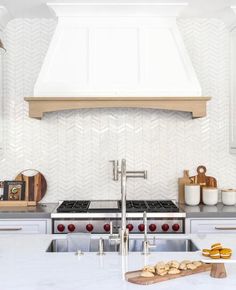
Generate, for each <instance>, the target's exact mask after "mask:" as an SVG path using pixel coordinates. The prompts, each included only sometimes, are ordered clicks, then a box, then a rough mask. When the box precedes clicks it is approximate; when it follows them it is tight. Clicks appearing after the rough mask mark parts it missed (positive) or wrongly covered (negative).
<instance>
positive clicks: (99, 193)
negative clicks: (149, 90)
mask: <svg viewBox="0 0 236 290" xmlns="http://www.w3.org/2000/svg"><path fill="white" fill-rule="evenodd" d="M178 24H179V27H180V29H181V32H182V34H183V37H184V41H185V43H186V46H187V49H188V51H189V53H190V56H191V59H192V61H193V65H194V68H195V69H196V72H197V75H198V77H199V80H200V82H201V85H202V88H203V95H205V96H212V97H213V99H212V101H211V102H210V103H209V105H208V116H207V117H206V118H203V119H195V120H192V118H191V116H190V114H188V113H180V112H170V111H162V110H147V109H145V110H140V109H92V110H78V111H65V112H58V113H50V114H46V115H45V117H44V118H43V119H42V120H41V121H38V120H34V119H30V118H29V117H28V104H27V103H25V102H24V100H23V98H24V97H25V96H32V93H33V86H34V83H35V80H36V78H37V75H38V73H39V70H40V67H41V64H42V61H43V58H44V55H45V53H46V51H47V48H48V45H49V42H50V39H51V36H52V33H53V31H54V29H55V25H56V23H55V21H54V20H46V19H33V20H29V19H16V20H14V21H11V22H10V23H9V24H8V26H7V29H6V31H5V36H4V41H5V46H6V48H7V54H6V55H5V56H4V58H5V60H4V153H3V156H2V158H1V161H0V179H12V178H14V176H15V175H16V174H17V173H18V172H19V171H21V170H22V169H26V168H36V169H38V170H40V171H41V172H42V173H43V174H44V175H45V176H46V179H47V181H48V192H47V195H46V197H45V198H44V200H43V201H45V202H53V201H58V200H61V199H71V198H77V199H78V198H80V199H86V198H88V199H90V198H91V199H116V198H119V196H120V185H119V184H118V183H115V182H114V181H112V180H111V164H109V162H108V161H109V160H111V159H121V158H122V157H124V158H126V159H127V166H128V169H135V170H141V169H147V170H148V180H147V181H144V180H132V181H131V180H129V184H128V197H129V198H138V199H141V198H150V199H157V198H173V199H175V198H176V197H177V178H178V177H179V176H181V175H182V171H183V169H190V172H191V174H194V173H195V169H196V167H197V166H198V165H199V164H204V165H206V166H207V168H208V174H209V175H212V176H215V177H216V178H217V179H218V182H219V186H220V187H232V186H233V187H235V186H236V157H235V156H233V155H230V153H229V32H228V30H227V29H226V28H225V26H224V24H223V23H222V22H220V21H218V20H214V19H212V20H209V19H208V20H207V19H194V20H190V19H180V20H179V21H178ZM65 57H66V56H65Z"/></svg>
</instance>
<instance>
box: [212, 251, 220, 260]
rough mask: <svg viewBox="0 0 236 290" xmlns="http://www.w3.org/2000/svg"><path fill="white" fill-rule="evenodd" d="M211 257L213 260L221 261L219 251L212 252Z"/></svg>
mask: <svg viewBox="0 0 236 290" xmlns="http://www.w3.org/2000/svg"><path fill="white" fill-rule="evenodd" d="M210 257H211V258H212V259H220V251H219V250H211V251H210Z"/></svg>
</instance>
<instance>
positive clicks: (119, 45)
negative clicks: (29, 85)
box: [34, 3, 201, 97]
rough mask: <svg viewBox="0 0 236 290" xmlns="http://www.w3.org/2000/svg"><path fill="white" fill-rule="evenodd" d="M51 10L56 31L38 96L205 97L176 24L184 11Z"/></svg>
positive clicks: (67, 6) (136, 8) (146, 8)
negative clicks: (53, 13) (56, 17)
mask: <svg viewBox="0 0 236 290" xmlns="http://www.w3.org/2000/svg"><path fill="white" fill-rule="evenodd" d="M96 5H97V4H94V6H96ZM50 6H51V7H52V8H53V9H54V10H55V12H56V14H57V16H58V25H57V27H56V31H55V33H54V36H53V38H52V41H51V44H50V47H49V50H48V52H47V55H46V57H45V60H44V62H43V65H42V69H41V72H40V74H39V77H38V80H37V82H36V84H35V88H34V96H40V97H46V96H48V97H50V96H55V97H60V96H63V97H66V96H68V97H73V96H74V97H79V96H82V97H106V96H107V97H112V96H114V97H117V96H119V97H126V96H127V97H145V96H147V97H158V96H170V97H173V96H201V88H200V85H199V82H198V80H197V77H196V74H195V72H194V70H193V67H192V64H191V61H190V59H189V56H188V54H187V51H186V49H185V47H184V43H183V40H182V38H181V35H180V32H179V30H178V27H177V24H176V16H177V15H176V14H177V11H178V9H179V6H180V5H177V6H176V10H173V9H174V6H175V5H169V6H168V5H166V4H162V5H154V4H152V5H151V4H150V5H148V4H143V5H139V4H132V5H130V6H129V5H125V4H117V6H116V5H115V3H113V5H109V4H100V5H99V6H98V7H97V8H99V9H94V6H93V5H92V4H90V5H87V4H79V5H78V4H50ZM163 6H165V8H167V9H166V10H164V11H163ZM168 7H169V8H168ZM168 9H169V10H168ZM174 11H175V12H176V13H174Z"/></svg>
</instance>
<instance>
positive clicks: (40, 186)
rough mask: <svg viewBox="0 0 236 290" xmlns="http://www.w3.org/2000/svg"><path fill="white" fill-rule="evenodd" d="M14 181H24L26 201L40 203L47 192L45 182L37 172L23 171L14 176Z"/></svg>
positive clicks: (31, 170)
mask: <svg viewBox="0 0 236 290" xmlns="http://www.w3.org/2000/svg"><path fill="white" fill-rule="evenodd" d="M15 180H18V181H25V199H26V200H28V201H36V202H38V201H40V200H41V199H42V198H43V197H44V195H45V193H46V191H47V181H46V179H45V177H44V176H43V174H42V173H41V172H39V171H38V170H35V169H27V170H24V171H22V172H20V173H19V174H18V175H17V176H16V178H15Z"/></svg>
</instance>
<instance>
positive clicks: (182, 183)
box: [178, 170, 191, 204]
mask: <svg viewBox="0 0 236 290" xmlns="http://www.w3.org/2000/svg"><path fill="white" fill-rule="evenodd" d="M189 183H191V180H190V178H189V171H188V170H184V175H183V177H180V178H179V179H178V185H179V196H178V202H179V203H182V204H184V203H185V197H184V186H185V184H189Z"/></svg>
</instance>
